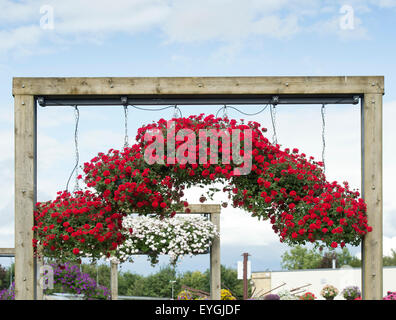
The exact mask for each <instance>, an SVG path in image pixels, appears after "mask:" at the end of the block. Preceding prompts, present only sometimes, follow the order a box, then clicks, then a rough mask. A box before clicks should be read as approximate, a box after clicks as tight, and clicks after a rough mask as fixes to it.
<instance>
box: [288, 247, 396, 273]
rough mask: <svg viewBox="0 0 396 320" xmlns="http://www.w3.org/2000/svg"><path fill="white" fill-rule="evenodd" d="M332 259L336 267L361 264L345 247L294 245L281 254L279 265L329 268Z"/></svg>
mask: <svg viewBox="0 0 396 320" xmlns="http://www.w3.org/2000/svg"><path fill="white" fill-rule="evenodd" d="M395 258H396V257H395ZM333 259H336V267H337V268H340V267H342V266H344V265H349V266H351V267H355V268H357V267H360V266H361V261H360V259H358V258H357V257H355V256H352V255H351V253H350V252H349V250H348V249H347V248H343V249H342V250H341V251H336V250H329V251H325V252H321V251H319V250H317V249H308V248H306V247H303V246H295V247H293V248H292V249H290V252H287V251H286V252H285V253H284V254H283V255H282V262H281V265H282V268H283V269H287V270H295V269H321V268H331V267H332V263H333V262H332V261H333Z"/></svg>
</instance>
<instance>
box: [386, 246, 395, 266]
mask: <svg viewBox="0 0 396 320" xmlns="http://www.w3.org/2000/svg"><path fill="white" fill-rule="evenodd" d="M391 252H392V253H391V255H390V256H385V257H384V260H383V263H384V266H396V250H393V249H391Z"/></svg>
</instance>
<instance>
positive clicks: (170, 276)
mask: <svg viewBox="0 0 396 320" xmlns="http://www.w3.org/2000/svg"><path fill="white" fill-rule="evenodd" d="M82 271H83V272H85V273H88V274H89V275H90V276H91V277H92V278H93V279H97V278H96V277H97V274H96V266H95V265H92V264H83V265H82ZM221 278H222V288H224V289H229V290H230V291H231V293H232V294H233V296H235V297H236V298H237V299H242V297H243V281H242V280H238V279H237V271H236V270H235V269H232V268H227V267H225V266H223V265H222V266H221ZM109 279H110V268H109V266H107V265H99V266H98V283H99V284H101V285H104V286H108V287H109V286H110V283H109V281H110V280H109ZM171 281H175V283H173V292H174V298H176V295H177V293H178V292H180V291H181V290H183V289H182V285H184V286H187V287H189V288H192V289H196V290H201V291H205V292H208V293H209V292H210V271H209V270H206V271H205V272H203V273H202V272H200V271H187V272H184V273H179V274H178V273H177V272H176V270H175V269H174V268H173V267H171V266H164V267H162V268H160V270H159V271H158V272H156V273H153V274H150V275H148V276H142V275H138V274H135V273H132V272H130V271H124V272H123V271H120V272H119V274H118V294H119V295H122V296H142V297H161V298H170V297H171V295H172V283H171ZM250 293H251V287H250V285H249V294H250Z"/></svg>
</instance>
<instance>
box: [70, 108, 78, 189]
mask: <svg viewBox="0 0 396 320" xmlns="http://www.w3.org/2000/svg"><path fill="white" fill-rule="evenodd" d="M74 118H75V123H76V125H75V128H74V148H75V159H76V165H75V166H74V168H73V170H72V172H71V174H70V176H69V179H68V180H67V184H66V191H69V182H70V179H71V177H72V176H73V174H74V173H75V175H76V183H75V185H74V191H78V190H81V188H80V185H79V181H78V180H79V179H78V164H79V161H80V154H79V152H78V124H79V122H80V111H79V110H78V107H77V106H74Z"/></svg>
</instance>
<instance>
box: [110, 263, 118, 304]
mask: <svg viewBox="0 0 396 320" xmlns="http://www.w3.org/2000/svg"><path fill="white" fill-rule="evenodd" d="M110 290H111V300H118V263H117V262H113V261H111V262H110Z"/></svg>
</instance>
